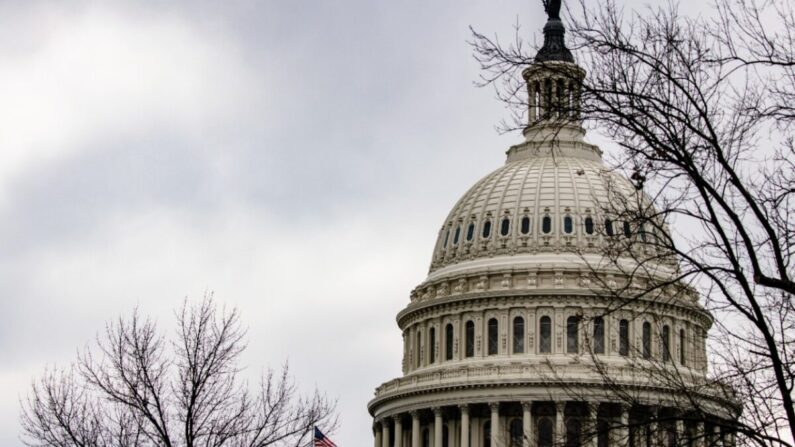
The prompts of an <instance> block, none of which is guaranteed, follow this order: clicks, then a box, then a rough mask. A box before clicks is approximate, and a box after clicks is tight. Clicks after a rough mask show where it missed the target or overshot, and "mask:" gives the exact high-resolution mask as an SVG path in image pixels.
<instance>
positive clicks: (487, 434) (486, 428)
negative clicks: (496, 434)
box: [483, 421, 491, 447]
mask: <svg viewBox="0 0 795 447" xmlns="http://www.w3.org/2000/svg"><path fill="white" fill-rule="evenodd" d="M483 447H491V421H486V422H485V423H484V424H483Z"/></svg>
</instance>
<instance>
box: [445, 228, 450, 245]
mask: <svg viewBox="0 0 795 447" xmlns="http://www.w3.org/2000/svg"><path fill="white" fill-rule="evenodd" d="M448 239H450V230H447V232H446V233H444V245H443V247H444V248H447V240H448Z"/></svg>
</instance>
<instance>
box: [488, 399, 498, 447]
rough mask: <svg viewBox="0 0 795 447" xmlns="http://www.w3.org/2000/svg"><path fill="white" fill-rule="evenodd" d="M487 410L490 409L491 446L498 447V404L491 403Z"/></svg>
mask: <svg viewBox="0 0 795 447" xmlns="http://www.w3.org/2000/svg"><path fill="white" fill-rule="evenodd" d="M489 409H491V445H493V446H497V445H500V444H499V443H498V441H497V439H498V438H499V436H498V435H499V433H500V403H499V402H491V403H490V404H489Z"/></svg>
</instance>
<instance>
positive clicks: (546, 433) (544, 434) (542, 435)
mask: <svg viewBox="0 0 795 447" xmlns="http://www.w3.org/2000/svg"><path fill="white" fill-rule="evenodd" d="M554 433H555V432H554V427H553V425H552V419H551V418H548V417H542V418H540V419H539V420H538V444H536V445H537V446H538V447H552V443H553V441H554V439H553V437H554Z"/></svg>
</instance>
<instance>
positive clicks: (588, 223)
mask: <svg viewBox="0 0 795 447" xmlns="http://www.w3.org/2000/svg"><path fill="white" fill-rule="evenodd" d="M585 234H593V219H591V218H590V217H586V218H585Z"/></svg>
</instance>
